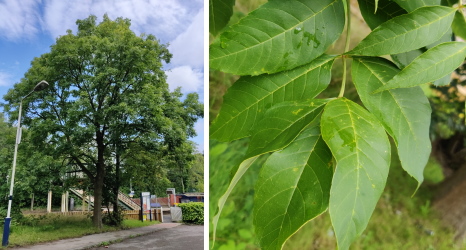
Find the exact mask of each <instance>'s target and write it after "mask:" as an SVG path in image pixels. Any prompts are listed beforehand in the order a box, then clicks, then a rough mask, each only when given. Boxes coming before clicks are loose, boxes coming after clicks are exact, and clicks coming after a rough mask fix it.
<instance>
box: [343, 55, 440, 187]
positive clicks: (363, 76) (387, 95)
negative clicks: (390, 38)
mask: <svg viewBox="0 0 466 250" xmlns="http://www.w3.org/2000/svg"><path fill="white" fill-rule="evenodd" d="M399 71H400V70H399V69H398V68H396V67H395V66H394V65H393V64H392V63H391V62H389V61H387V60H386V59H383V58H355V59H354V61H353V64H352V76H353V82H354V84H355V86H356V89H357V90H358V94H359V97H360V98H361V101H362V102H363V103H364V105H365V106H366V107H367V109H369V111H370V112H371V113H372V114H374V115H375V116H376V117H377V119H378V120H379V121H380V122H382V124H383V125H384V127H385V129H386V130H387V132H388V133H389V134H390V135H391V136H392V137H393V138H394V140H395V144H396V145H397V148H398V156H399V157H400V161H401V165H402V167H403V168H404V169H405V170H406V172H408V173H409V174H410V175H411V176H413V177H414V178H415V179H416V180H417V181H418V187H419V185H420V184H421V183H422V181H423V180H424V177H423V172H424V167H425V165H426V164H427V161H428V160H429V155H430V150H431V146H430V145H431V144H430V139H429V126H430V116H431V108H430V104H429V101H428V100H427V97H426V96H425V95H424V92H423V91H422V89H421V88H420V87H413V88H404V89H393V90H389V91H383V92H381V93H378V94H371V93H372V92H373V91H374V90H376V89H377V88H379V87H381V86H383V85H385V84H387V82H388V81H389V80H390V79H392V78H393V76H395V75H396V74H397V73H398V72H399Z"/></svg>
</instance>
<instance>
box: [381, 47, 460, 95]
mask: <svg viewBox="0 0 466 250" xmlns="http://www.w3.org/2000/svg"><path fill="white" fill-rule="evenodd" d="M465 57H466V43H464V42H446V43H441V44H439V45H437V46H435V47H433V48H431V49H429V50H427V51H426V52H424V53H423V54H422V55H420V56H418V57H417V58H416V59H414V61H412V62H411V63H410V64H409V65H408V66H406V67H405V68H404V69H403V70H402V71H400V72H399V73H398V74H396V75H395V76H394V77H393V78H392V79H391V80H390V81H388V82H387V84H385V85H383V86H381V87H380V88H378V89H377V90H376V91H375V92H376V93H377V92H380V91H384V90H387V89H394V88H408V87H413V86H417V85H421V84H424V83H428V82H432V81H435V80H437V79H440V78H442V77H444V76H446V75H448V74H449V73H451V72H452V71H453V70H455V69H456V68H458V66H459V65H461V63H462V62H463V61H464V58H465Z"/></svg>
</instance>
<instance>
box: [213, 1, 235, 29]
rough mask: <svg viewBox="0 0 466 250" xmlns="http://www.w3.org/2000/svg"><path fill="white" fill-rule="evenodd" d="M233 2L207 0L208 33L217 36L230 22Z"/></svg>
mask: <svg viewBox="0 0 466 250" xmlns="http://www.w3.org/2000/svg"><path fill="white" fill-rule="evenodd" d="M234 5H235V0H209V32H210V33H212V35H217V34H218V32H219V31H220V30H221V29H223V28H224V27H225V26H226V25H227V24H228V21H230V17H231V15H232V14H233V6H234Z"/></svg>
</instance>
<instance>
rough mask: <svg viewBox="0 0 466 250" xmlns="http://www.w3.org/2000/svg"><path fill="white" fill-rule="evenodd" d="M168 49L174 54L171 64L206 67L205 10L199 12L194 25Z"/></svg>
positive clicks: (171, 43)
mask: <svg viewBox="0 0 466 250" xmlns="http://www.w3.org/2000/svg"><path fill="white" fill-rule="evenodd" d="M168 49H169V50H170V51H171V52H172V53H173V59H172V60H171V64H173V65H175V66H179V65H186V64H188V65H191V66H193V67H195V68H202V67H203V65H204V9H201V10H199V12H198V13H197V14H196V16H195V17H194V18H193V21H192V23H191V24H190V25H189V27H188V28H187V29H186V31H185V32H183V33H181V34H180V35H178V36H177V37H176V39H175V40H174V41H173V42H170V46H169V47H168Z"/></svg>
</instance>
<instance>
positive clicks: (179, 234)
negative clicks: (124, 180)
mask: <svg viewBox="0 0 466 250" xmlns="http://www.w3.org/2000/svg"><path fill="white" fill-rule="evenodd" d="M136 235H142V236H138V237H134V236H136ZM203 235H204V227H203V226H191V225H184V224H179V223H161V224H157V225H152V226H147V227H140V228H134V229H128V230H122V231H116V232H108V233H101V234H93V235H86V236H83V237H79V238H72V239H64V240H58V241H52V242H48V243H43V244H38V245H33V246H27V247H22V248H15V249H24V250H25V249H31V250H32V249H33V250H63V249H67V250H68V249H70V250H71V249H74V250H77V249H168V250H170V249H173V250H174V249H176V250H178V249H193V250H197V249H199V250H200V249H203V247H204V236H203ZM121 240H123V241H121ZM115 241H121V242H119V243H115V244H113V245H110V246H108V248H104V247H102V248H92V247H95V246H98V245H100V244H101V243H102V242H115Z"/></svg>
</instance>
